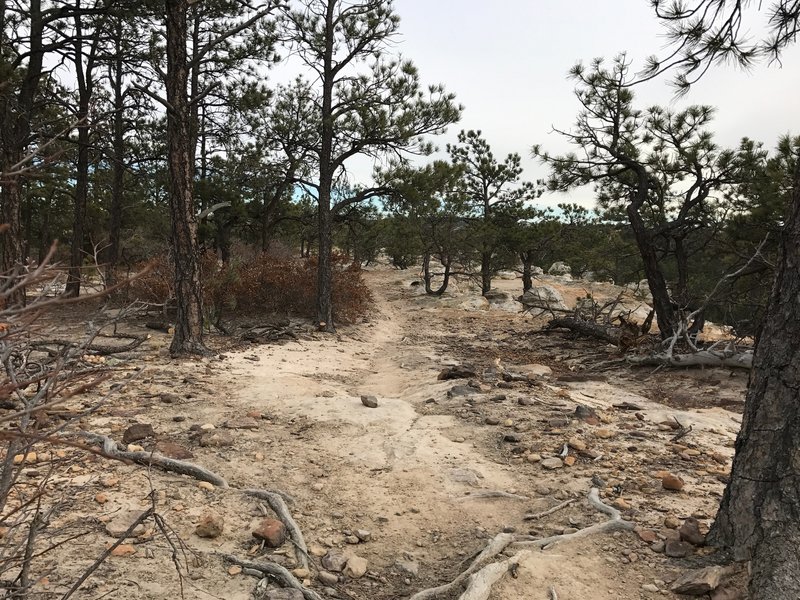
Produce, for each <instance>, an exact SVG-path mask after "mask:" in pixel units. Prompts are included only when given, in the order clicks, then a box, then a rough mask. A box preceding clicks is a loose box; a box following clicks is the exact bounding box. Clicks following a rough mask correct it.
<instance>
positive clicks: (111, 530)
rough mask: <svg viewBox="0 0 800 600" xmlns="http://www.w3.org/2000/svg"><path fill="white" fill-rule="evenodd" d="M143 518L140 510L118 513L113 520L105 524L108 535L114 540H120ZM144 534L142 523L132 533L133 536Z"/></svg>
mask: <svg viewBox="0 0 800 600" xmlns="http://www.w3.org/2000/svg"><path fill="white" fill-rule="evenodd" d="M140 516H142V511H140V510H126V511H121V512H118V513H116V514H115V515H114V516H113V517H112V518H111V520H110V521H109V522H108V523H106V524H105V529H106V533H107V534H108V535H110V536H111V537H113V538H120V537H122V536H123V535H125V532H126V531H128V529H130V527H131V525H133V524H134V523H135V522H136V521H137V520H138V519H139V517H140ZM142 533H144V525H142V524H141V523H140V524H139V525H137V526H136V527H135V528H134V529H133V531H132V532H131V534H130V535H131V536H137V535H141V534H142Z"/></svg>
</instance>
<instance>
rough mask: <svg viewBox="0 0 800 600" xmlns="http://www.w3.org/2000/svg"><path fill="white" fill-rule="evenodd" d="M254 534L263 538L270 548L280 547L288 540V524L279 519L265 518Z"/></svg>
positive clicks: (258, 538)
mask: <svg viewBox="0 0 800 600" xmlns="http://www.w3.org/2000/svg"><path fill="white" fill-rule="evenodd" d="M252 534H253V537H254V538H256V539H257V540H262V541H263V542H264V543H265V544H266V545H267V546H269V547H270V548H278V547H279V546H280V545H281V544H283V543H284V542H285V541H286V526H285V525H284V524H283V523H282V522H281V521H279V520H277V519H264V520H262V521H261V523H259V525H258V527H256V528H255V529H254V530H253V532H252Z"/></svg>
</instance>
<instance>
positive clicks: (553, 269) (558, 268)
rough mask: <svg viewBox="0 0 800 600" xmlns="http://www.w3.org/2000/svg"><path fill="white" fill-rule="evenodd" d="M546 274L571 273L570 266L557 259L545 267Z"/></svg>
mask: <svg viewBox="0 0 800 600" xmlns="http://www.w3.org/2000/svg"><path fill="white" fill-rule="evenodd" d="M547 274H548V275H556V276H563V275H572V268H571V267H570V266H569V265H568V264H567V263H565V262H564V261H561V260H559V261H556V262H554V263H553V264H552V265H550V268H549V269H547Z"/></svg>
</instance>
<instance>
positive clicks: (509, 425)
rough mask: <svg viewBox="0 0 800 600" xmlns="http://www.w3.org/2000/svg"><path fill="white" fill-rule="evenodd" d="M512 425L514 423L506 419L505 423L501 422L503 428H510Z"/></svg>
mask: <svg viewBox="0 0 800 600" xmlns="http://www.w3.org/2000/svg"><path fill="white" fill-rule="evenodd" d="M513 425H514V421H513V420H511V419H506V420H505V421H503V426H504V427H511V426H513Z"/></svg>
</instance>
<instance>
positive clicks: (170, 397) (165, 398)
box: [159, 392, 181, 404]
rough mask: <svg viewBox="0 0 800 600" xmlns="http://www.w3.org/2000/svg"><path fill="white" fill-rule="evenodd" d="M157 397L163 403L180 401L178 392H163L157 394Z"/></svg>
mask: <svg viewBox="0 0 800 600" xmlns="http://www.w3.org/2000/svg"><path fill="white" fill-rule="evenodd" d="M159 398H160V399H161V401H162V402H163V403H164V404H178V403H179V402H180V401H181V397H180V396H178V394H173V393H171V392H164V393H163V394H160V395H159Z"/></svg>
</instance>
